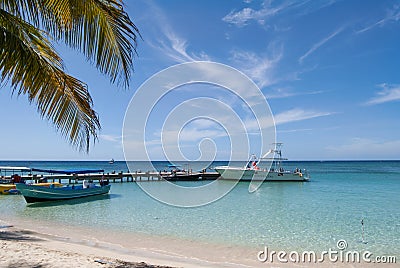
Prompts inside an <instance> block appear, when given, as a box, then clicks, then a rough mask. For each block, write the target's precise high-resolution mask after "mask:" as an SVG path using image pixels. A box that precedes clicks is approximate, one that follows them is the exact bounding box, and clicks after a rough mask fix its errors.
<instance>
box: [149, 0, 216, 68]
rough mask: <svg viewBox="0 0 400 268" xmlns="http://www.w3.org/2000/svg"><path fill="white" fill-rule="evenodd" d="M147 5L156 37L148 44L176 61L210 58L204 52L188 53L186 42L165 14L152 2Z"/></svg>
mask: <svg viewBox="0 0 400 268" xmlns="http://www.w3.org/2000/svg"><path fill="white" fill-rule="evenodd" d="M148 4H149V6H150V9H151V13H152V14H153V15H152V18H153V21H154V22H155V25H156V27H155V30H154V31H155V32H156V33H155V34H154V36H158V39H157V40H156V41H155V42H149V44H150V45H151V46H152V47H153V48H155V49H157V50H159V51H161V53H162V54H163V55H166V56H168V57H169V58H170V59H172V60H174V61H175V62H178V63H183V62H188V61H197V60H210V57H209V56H208V55H207V54H206V53H205V52H204V51H201V52H198V53H190V52H189V51H188V42H187V40H186V39H185V38H182V37H181V36H179V34H177V33H176V32H175V31H174V30H173V27H172V26H171V24H170V22H169V20H168V19H167V16H165V14H164V12H163V11H162V10H161V9H160V8H159V7H158V6H157V5H156V4H155V3H154V2H150V1H149V3H148Z"/></svg>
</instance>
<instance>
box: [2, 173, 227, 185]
mask: <svg viewBox="0 0 400 268" xmlns="http://www.w3.org/2000/svg"><path fill="white" fill-rule="evenodd" d="M219 176H220V175H219V174H218V173H217V172H195V173H186V172H178V173H171V172H156V171H147V172H141V171H136V172H133V173H132V172H131V173H129V172H122V171H121V172H118V173H117V172H112V173H91V174H71V175H66V174H55V175H52V174H50V175H46V174H43V175H42V174H27V175H21V178H22V179H24V180H25V181H34V182H35V183H38V182H40V181H43V180H47V182H59V183H63V182H64V183H65V181H67V180H68V184H76V183H82V181H83V180H92V181H94V182H96V181H97V182H99V181H100V180H108V181H109V182H113V183H118V182H119V183H123V182H137V181H140V182H142V181H163V180H168V181H201V180H216V179H217V178H218V177H219ZM3 179H6V180H7V179H11V176H6V177H4V178H3Z"/></svg>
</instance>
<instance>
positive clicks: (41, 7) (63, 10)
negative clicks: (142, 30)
mask: <svg viewBox="0 0 400 268" xmlns="http://www.w3.org/2000/svg"><path fill="white" fill-rule="evenodd" d="M39 29H43V30H39ZM138 35H139V32H138V29H137V28H136V26H135V25H134V24H133V23H132V21H131V20H130V19H129V16H128V15H127V14H126V12H125V11H124V9H123V6H122V1H119V0H85V1H82V0H0V46H1V47H0V71H1V74H0V75H1V83H2V84H5V83H10V84H11V86H12V88H13V90H14V91H17V92H18V94H26V95H27V96H28V98H29V100H30V101H31V102H33V103H35V104H36V106H37V108H38V112H39V113H40V115H41V116H43V117H46V118H47V119H49V120H51V121H52V122H53V123H54V124H55V126H56V128H57V129H58V130H59V131H60V132H61V133H62V135H64V136H66V137H67V138H68V140H69V141H70V142H71V143H72V144H73V145H74V146H76V147H78V148H79V149H82V150H83V149H85V150H87V151H88V150H89V141H90V137H92V138H94V140H96V138H97V131H98V130H99V129H100V123H99V120H98V117H97V114H96V113H95V111H94V110H93V108H92V99H91V97H90V94H89V92H88V89H87V86H86V85H85V84H84V83H83V82H82V81H79V80H78V79H76V78H74V77H72V76H70V75H68V74H66V73H65V72H64V65H63V62H62V60H61V58H60V56H59V55H58V54H57V53H56V52H55V50H54V48H53V46H52V44H51V43H50V42H49V41H48V40H49V38H51V39H52V40H55V41H63V42H65V43H66V44H67V45H69V46H71V47H72V48H75V49H78V50H79V51H81V52H83V53H84V55H85V56H86V58H87V59H88V60H89V61H90V62H92V63H93V64H95V65H96V67H97V68H98V69H99V70H100V71H101V72H103V73H104V74H106V75H108V76H109V77H110V80H111V82H113V83H114V82H118V83H121V84H123V85H124V86H125V87H128V86H129V79H130V75H131V72H132V71H133V57H134V55H135V54H136V38H137V36H138ZM139 36H140V35H139Z"/></svg>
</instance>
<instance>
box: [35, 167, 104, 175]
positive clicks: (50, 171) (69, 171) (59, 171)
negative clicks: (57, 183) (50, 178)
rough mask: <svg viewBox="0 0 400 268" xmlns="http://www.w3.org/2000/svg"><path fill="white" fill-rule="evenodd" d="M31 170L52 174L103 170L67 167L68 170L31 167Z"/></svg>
mask: <svg viewBox="0 0 400 268" xmlns="http://www.w3.org/2000/svg"><path fill="white" fill-rule="evenodd" d="M32 171H37V172H46V173H52V174H66V175H71V174H88V173H99V172H104V169H69V170H55V169H41V168H32Z"/></svg>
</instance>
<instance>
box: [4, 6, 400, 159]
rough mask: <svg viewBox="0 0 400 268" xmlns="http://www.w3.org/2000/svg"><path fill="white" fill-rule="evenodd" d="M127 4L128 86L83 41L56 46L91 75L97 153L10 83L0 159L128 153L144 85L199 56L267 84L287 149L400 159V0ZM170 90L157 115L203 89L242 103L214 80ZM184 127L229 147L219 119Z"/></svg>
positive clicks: (193, 153) (294, 155) (72, 69)
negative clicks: (131, 117)
mask: <svg viewBox="0 0 400 268" xmlns="http://www.w3.org/2000/svg"><path fill="white" fill-rule="evenodd" d="M126 9H127V11H128V13H129V15H130V16H131V18H132V20H133V21H134V22H135V24H136V25H137V26H138V28H139V29H140V32H141V34H142V36H143V40H140V41H139V45H138V53H139V56H138V57H137V58H136V61H135V73H134V74H133V76H132V81H131V88H130V89H129V90H122V89H118V88H117V87H116V86H114V85H111V84H110V83H109V81H108V79H107V78H106V77H104V76H102V75H101V74H100V73H99V72H98V71H97V70H96V69H95V68H94V67H93V66H90V65H89V64H88V63H86V62H85V61H84V57H83V56H82V55H81V54H79V53H78V52H75V51H71V50H69V49H67V48H65V47H63V46H61V45H60V46H58V47H57V49H58V51H59V52H60V53H61V54H62V55H63V57H64V60H65V63H66V65H67V68H68V72H69V73H70V74H72V75H74V76H76V77H78V78H79V79H81V80H83V81H85V82H86V83H87V84H88V86H89V90H90V93H91V94H92V97H93V100H94V106H95V110H96V111H97V112H98V114H99V117H100V120H101V124H102V130H101V132H100V133H99V141H98V142H96V144H95V145H94V146H92V149H91V151H90V153H89V154H85V153H81V152H77V151H75V150H74V149H73V148H72V147H71V146H70V145H69V144H68V143H67V142H66V141H65V140H64V139H63V138H62V137H61V135H59V134H58V133H57V132H56V131H55V129H54V127H53V126H52V125H51V124H50V123H48V122H47V121H45V120H42V119H41V118H40V117H39V115H38V114H37V113H36V109H35V107H34V106H32V105H29V103H28V101H27V97H26V96H19V97H17V96H11V91H10V89H9V88H8V87H7V86H5V87H3V88H2V89H1V90H0V107H1V109H0V116H1V118H2V120H1V121H2V126H3V127H2V134H1V135H2V138H1V140H0V147H1V148H2V149H1V150H0V159H3V160H30V159H32V160H35V159H38V160H39V159H42V160H107V159H110V158H115V159H123V157H124V156H123V150H122V145H121V136H122V125H123V121H124V115H125V111H126V109H127V107H128V104H129V101H130V99H131V98H132V96H133V95H134V93H135V91H136V90H137V88H138V87H139V86H140V85H141V84H142V83H143V82H144V81H146V80H147V79H148V78H149V77H151V76H152V75H153V74H155V73H157V72H159V71H161V70H162V69H164V68H167V67H169V66H171V65H174V64H178V63H184V62H188V61H194V60H210V61H215V62H220V63H223V64H227V65H230V66H232V67H234V68H236V69H238V70H240V71H242V72H243V73H245V74H246V75H248V76H249V77H250V78H251V79H252V80H253V81H254V82H255V83H256V84H257V85H258V86H259V88H260V89H261V91H262V93H263V94H264V96H265V97H266V99H267V100H268V103H269V105H270V108H271V111H272V113H273V115H274V118H275V122H276V131H277V132H276V135H277V140H278V141H280V142H283V143H284V154H285V156H287V157H288V158H290V159H291V160H319V159H324V160H326V159H400V125H399V124H398V122H399V116H400V111H399V101H400V76H399V70H400V50H399V47H400V34H399V33H400V3H399V2H398V1H334V0H332V1H227V0H226V1H211V0H208V1H174V0H170V1H147V0H146V1H126ZM174 94H175V95H174ZM174 94H172V95H171V96H167V97H166V98H165V99H164V101H163V102H161V103H160V107H158V110H157V112H158V113H159V114H163V113H164V114H166V113H168V112H169V111H171V109H173V107H175V106H176V105H178V104H179V103H181V102H182V101H185V100H187V99H190V98H194V97H201V96H209V97H212V96H214V97H215V98H217V99H219V100H225V101H226V103H227V104H228V105H230V106H231V107H233V109H236V108H237V107H236V106H238V107H239V105H240V104H239V103H238V100H237V99H235V96H229V94H226V92H225V93H224V92H222V91H221V90H218V89H213V87H207V88H206V87H202V86H197V87H196V86H193V87H192V88H190V89H184V90H182V91H176V92H174ZM235 107H236V108H235ZM209 108H210V109H212V107H209ZM137 109H140V107H137ZM238 110H239V108H238ZM239 114H241V115H244V114H246V111H245V109H244V110H241V111H239ZM153 117H154V118H157V116H153ZM161 121H162V120H161ZM161 121H160V122H157V120H156V119H155V121H154V123H153V124H154V125H150V126H149V135H148V136H147V137H146V140H147V141H148V142H149V144H150V145H149V146H151V144H152V142H153V144H156V142H155V141H156V139H157V138H159V137H160V135H159V134H157V131H158V130H159V129H160V127H161V124H162V122H161ZM185 131H186V137H190V138H186V139H185V138H183V141H182V142H183V143H185V145H186V146H187V147H185V146H183V147H184V148H186V149H184V150H185V152H184V153H185V154H186V155H187V157H188V158H189V159H196V158H197V157H199V155H198V153H199V152H198V149H197V146H198V145H197V144H198V141H199V140H201V139H204V138H207V136H209V137H210V138H214V139H213V140H214V144H212V143H210V144H211V145H210V144H208V145H207V146H210V148H211V149H212V148H214V147H213V146H215V147H216V148H217V149H218V150H219V151H217V152H223V153H217V158H219V159H224V158H226V157H227V154H225V151H227V150H228V149H229V146H227V143H229V140H228V139H227V138H226V137H224V135H223V133H224V130H223V128H221V127H220V126H218V125H216V124H209V122H208V123H207V122H206V121H205V120H202V121H201V120H199V121H198V122H197V123H196V122H195V123H193V124H192V125H188V126H187V128H186V130H183V131H182V133H183V134H184V135H183V136H185ZM190 144H193V146H192V147H191V146H190ZM207 146H206V147H207ZM152 158H154V159H163V156H162V152H161V151H157V150H154V151H153V153H152Z"/></svg>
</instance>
